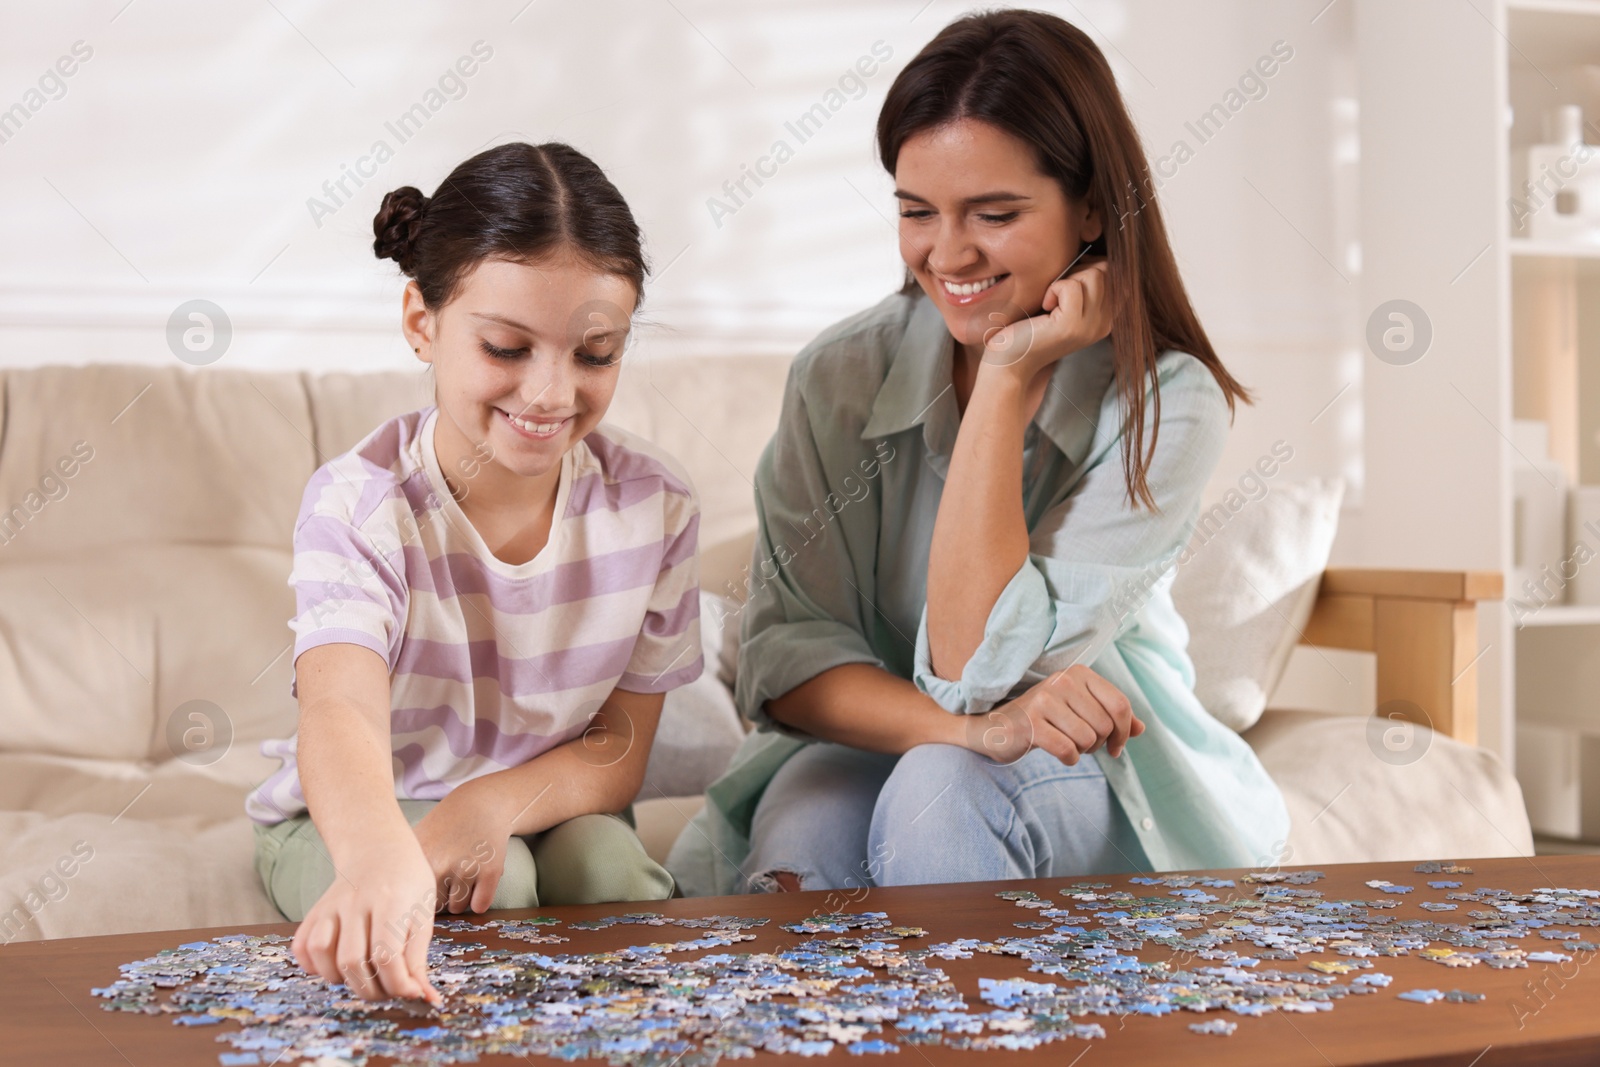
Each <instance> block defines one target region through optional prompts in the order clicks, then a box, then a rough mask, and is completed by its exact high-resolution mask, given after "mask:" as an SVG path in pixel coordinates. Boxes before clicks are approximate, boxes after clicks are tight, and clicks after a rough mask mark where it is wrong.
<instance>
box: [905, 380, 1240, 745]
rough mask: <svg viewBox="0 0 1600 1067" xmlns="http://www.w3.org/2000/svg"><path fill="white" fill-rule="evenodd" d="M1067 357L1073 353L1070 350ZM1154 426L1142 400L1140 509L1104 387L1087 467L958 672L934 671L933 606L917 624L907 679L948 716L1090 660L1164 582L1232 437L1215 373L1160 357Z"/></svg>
mask: <svg viewBox="0 0 1600 1067" xmlns="http://www.w3.org/2000/svg"><path fill="white" fill-rule="evenodd" d="M1068 358H1070V357H1068ZM1157 371H1158V374H1159V381H1160V400H1161V406H1160V426H1159V430H1157V428H1156V426H1155V408H1154V398H1153V397H1147V398H1146V409H1145V427H1146V429H1145V433H1146V438H1147V439H1149V437H1150V436H1151V435H1152V434H1154V435H1155V441H1156V447H1155V449H1154V451H1153V452H1152V454H1151V457H1150V468H1149V471H1148V474H1147V479H1148V484H1149V487H1150V492H1151V495H1152V496H1153V497H1154V498H1155V502H1156V505H1157V510H1155V511H1151V510H1149V509H1148V508H1139V509H1138V510H1135V509H1134V508H1133V507H1132V505H1130V504H1129V502H1128V498H1127V488H1126V482H1125V480H1124V475H1123V470H1122V462H1121V459H1122V456H1121V447H1120V443H1121V435H1120V433H1118V432H1117V428H1118V427H1119V426H1120V425H1121V421H1122V420H1121V409H1120V403H1119V401H1118V399H1117V394H1116V391H1115V390H1111V391H1110V392H1108V394H1107V398H1106V401H1105V403H1104V404H1103V406H1102V408H1101V411H1100V417H1099V426H1100V430H1099V431H1098V432H1097V434H1096V437H1095V441H1094V443H1093V445H1092V446H1091V448H1090V453H1089V456H1088V458H1087V459H1086V460H1085V463H1086V464H1087V469H1086V470H1085V472H1084V474H1083V476H1082V477H1081V478H1080V479H1078V481H1077V482H1076V484H1075V485H1074V486H1073V488H1072V490H1071V491H1070V493H1069V494H1068V495H1067V497H1066V499H1064V500H1062V501H1060V502H1059V503H1057V504H1056V505H1054V506H1053V507H1051V508H1050V509H1049V510H1047V511H1046V512H1045V513H1044V514H1043V515H1042V516H1041V517H1040V519H1039V521H1038V522H1036V523H1035V524H1034V525H1033V526H1032V528H1031V529H1030V531H1029V536H1028V545H1029V553H1028V558H1027V560H1025V561H1024V562H1023V563H1022V565H1021V566H1020V567H1018V568H1017V571H1016V573H1015V574H1014V575H1012V577H1011V580H1010V581H1009V582H1008V583H1007V584H1006V586H1005V588H1004V589H1003V590H1002V591H1001V593H1000V596H999V597H998V598H997V599H996V600H995V604H994V607H993V608H992V609H991V611H990V613H989V618H988V620H987V622H986V623H985V624H984V632H983V640H982V641H981V642H980V643H979V645H978V647H977V649H976V650H975V651H974V652H973V654H972V656H971V658H970V659H968V661H967V663H966V666H965V667H964V668H963V669H962V672H961V677H960V678H958V679H949V678H941V677H939V676H938V675H936V674H935V673H934V672H933V668H932V662H931V655H930V652H929V644H928V612H927V608H926V606H924V608H923V612H922V620H921V623H920V625H919V626H918V628H917V639H916V659H915V669H914V675H913V681H915V682H916V684H917V687H918V688H919V689H921V690H922V691H923V692H924V693H927V694H928V695H929V696H931V697H932V698H933V699H934V700H936V701H937V702H938V703H939V704H940V706H941V707H943V708H945V709H946V710H947V711H953V712H960V713H964V714H969V715H970V714H982V713H984V712H986V711H988V710H989V709H991V708H992V707H994V706H995V705H996V704H999V703H1001V702H1003V701H1005V700H1007V699H1011V698H1013V697H1015V696H1018V695H1020V694H1021V693H1022V692H1025V691H1026V690H1027V689H1028V688H1030V687H1032V686H1034V685H1036V684H1038V683H1039V682H1041V681H1043V680H1044V679H1045V678H1047V677H1049V676H1050V675H1052V674H1054V673H1056V672H1057V671H1061V670H1065V669H1066V668H1067V667H1070V666H1072V665H1073V664H1075V663H1079V662H1082V663H1084V664H1085V665H1087V664H1089V663H1092V662H1093V660H1094V658H1095V657H1096V656H1097V655H1098V654H1099V651H1100V650H1102V649H1104V647H1105V646H1106V644H1107V643H1109V641H1111V640H1113V639H1114V638H1116V637H1117V636H1119V635H1120V634H1122V633H1124V632H1126V631H1127V630H1128V629H1129V628H1131V627H1132V626H1133V625H1134V623H1135V622H1136V620H1137V617H1138V614H1139V610H1140V609H1141V608H1142V607H1143V605H1144V603H1145V601H1146V599H1147V598H1148V596H1149V595H1150V593H1151V592H1152V591H1153V590H1155V589H1158V588H1163V587H1164V584H1165V583H1167V582H1170V573H1171V571H1172V569H1173V567H1174V566H1176V563H1177V559H1178V555H1179V553H1180V552H1181V551H1182V549H1183V547H1184V545H1185V544H1187V542H1188V539H1189V535H1190V533H1191V531H1192V530H1193V526H1194V519H1195V515H1196V514H1197V512H1198V510H1199V502H1200V497H1201V494H1202V493H1203V491H1204V489H1205V485H1206V482H1207V480H1208V479H1209V478H1210V475H1211V472H1212V470H1213V469H1214V468H1215V467H1216V464H1217V461H1218V459H1219V458H1220V457H1221V454H1222V447H1223V444H1224V442H1225V440H1226V438H1227V431H1228V406H1227V400H1226V398H1225V397H1224V395H1223V392H1222V389H1221V387H1220V386H1219V385H1218V384H1217V382H1216V379H1215V378H1214V377H1212V375H1211V372H1210V371H1209V370H1207V369H1206V367H1205V366H1204V365H1203V364H1201V363H1200V362H1199V361H1198V360H1196V359H1194V358H1193V357H1192V356H1188V355H1186V354H1184V353H1180V352H1175V351H1171V352H1167V353H1165V354H1163V355H1162V357H1161V359H1160V360H1159V362H1158V364H1157Z"/></svg>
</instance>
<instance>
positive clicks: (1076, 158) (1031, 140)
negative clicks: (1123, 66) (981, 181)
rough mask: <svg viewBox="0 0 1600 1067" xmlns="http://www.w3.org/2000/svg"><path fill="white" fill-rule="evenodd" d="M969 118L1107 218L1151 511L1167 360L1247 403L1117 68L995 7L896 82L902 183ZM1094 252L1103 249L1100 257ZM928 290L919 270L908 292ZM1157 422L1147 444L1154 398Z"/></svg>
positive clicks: (1029, 17) (894, 123) (1127, 394)
mask: <svg viewBox="0 0 1600 1067" xmlns="http://www.w3.org/2000/svg"><path fill="white" fill-rule="evenodd" d="M959 119H975V120H978V121H981V122H986V123H989V124H990V125H992V126H995V127H997V128H999V129H1001V130H1004V131H1005V132H1007V133H1009V134H1011V135H1012V136H1014V137H1017V138H1020V139H1021V140H1023V141H1025V142H1026V143H1028V144H1029V145H1031V146H1032V147H1033V149H1034V152H1035V153H1036V155H1037V158H1038V160H1039V166H1040V170H1041V171H1042V172H1043V173H1045V174H1047V175H1049V176H1050V177H1052V178H1054V179H1056V181H1057V182H1059V183H1060V185H1061V188H1062V189H1063V191H1065V193H1066V195H1067V196H1068V198H1069V199H1072V200H1085V199H1087V201H1088V204H1089V206H1090V207H1092V208H1095V209H1097V210H1099V212H1100V218H1101V237H1100V238H1098V239H1097V240H1096V241H1095V242H1094V243H1093V244H1092V245H1091V248H1090V252H1091V254H1093V253H1095V252H1103V253H1104V254H1105V256H1106V260H1107V269H1108V271H1109V277H1108V292H1109V296H1110V299H1111V303H1112V327H1111V343H1112V350H1113V352H1114V353H1115V365H1116V379H1117V391H1118V393H1119V394H1120V396H1121V398H1122V404H1123V407H1124V409H1125V410H1126V411H1127V413H1128V414H1127V418H1128V424H1127V425H1126V426H1125V427H1124V428H1123V429H1124V433H1123V438H1122V468H1123V473H1124V476H1125V477H1126V479H1127V483H1128V499H1129V502H1130V503H1132V504H1134V506H1136V507H1137V506H1138V504H1141V503H1142V504H1145V505H1147V506H1148V507H1150V508H1151V509H1152V510H1154V509H1155V507H1156V502H1155V498H1154V497H1153V496H1152V495H1151V493H1150V486H1149V484H1148V482H1147V477H1146V476H1147V474H1148V472H1149V470H1150V457H1151V455H1152V454H1153V453H1154V451H1155V446H1156V438H1157V436H1158V434H1159V432H1160V425H1161V391H1160V382H1159V379H1158V376H1157V373H1156V357H1157V356H1158V355H1160V353H1161V352H1163V351H1165V350H1166V349H1169V348H1174V349H1177V350H1179V351H1181V352H1187V353H1189V354H1190V355H1192V356H1194V357H1195V358H1196V359H1198V360H1199V361H1200V362H1201V363H1203V364H1205V366H1206V368H1207V369H1208V370H1210V371H1211V374H1212V376H1213V377H1215V378H1216V380H1217V384H1218V385H1220V386H1221V387H1222V391H1223V393H1224V394H1225V395H1226V396H1227V398H1228V410H1229V411H1230V412H1232V411H1233V410H1234V403H1235V401H1238V400H1243V401H1244V402H1245V403H1249V402H1250V394H1249V393H1248V392H1247V391H1246V390H1245V388H1244V386H1242V385H1240V384H1239V382H1238V381H1236V380H1235V379H1234V377H1233V375H1231V374H1229V373H1228V372H1227V370H1226V369H1225V368H1224V367H1223V366H1222V361H1221V360H1220V359H1218V358H1217V354H1216V352H1215V351H1214V350H1213V349H1212V347H1211V342H1210V340H1209V339H1208V338H1207V337H1206V332H1205V330H1204V329H1203V328H1202V327H1201V326H1200V320H1199V318H1198V317H1197V316H1196V315H1195V313H1194V308H1193V306H1192V305H1191V304H1190V303H1189V295H1188V293H1187V292H1185V290H1184V287H1183V279H1182V278H1181V277H1180V276H1179V274H1178V264H1177V261H1176V260H1175V259H1174V258H1173V255H1172V247H1171V246H1170V245H1169V244H1168V242H1167V230H1166V226H1165V225H1163V223H1162V221H1161V209H1160V208H1159V207H1158V206H1157V204H1156V198H1155V186H1154V183H1153V182H1152V181H1151V178H1150V166H1149V163H1148V161H1147V160H1146V159H1145V155H1144V148H1143V146H1142V145H1141V144H1140V143H1139V136H1138V134H1137V133H1136V132H1135V130H1134V126H1133V119H1132V118H1130V117H1129V115H1128V109H1127V107H1126V105H1125V104H1124V103H1123V100H1122V94H1121V93H1120V92H1119V91H1118V89H1117V83H1116V79H1115V78H1114V77H1113V76H1112V73H1111V67H1110V65H1109V64H1107V63H1106V58H1105V56H1104V55H1103V54H1102V53H1101V51H1100V49H1099V48H1098V47H1096V46H1095V43H1094V42H1093V41H1091V40H1090V39H1089V37H1088V36H1087V35H1086V34H1085V33H1084V32H1083V31H1082V30H1080V29H1078V28H1077V27H1076V26H1074V25H1072V24H1071V23H1070V22H1067V21H1066V20H1064V19H1061V18H1058V17H1056V16H1055V15H1050V14H1046V13H1045V12H1042V11H1017V10H1005V11H987V12H981V13H978V14H973V15H968V16H966V17H964V18H961V19H958V20H956V21H955V22H952V23H951V24H950V25H948V26H946V27H945V28H944V29H943V30H941V31H940V32H939V35H938V36H937V37H935V38H934V39H933V40H932V41H929V42H928V45H927V47H925V48H923V50H922V51H921V52H919V53H917V55H916V57H915V58H914V59H912V60H911V62H910V63H908V64H907V65H906V68H905V69H904V70H902V71H901V72H900V75H899V76H898V77H897V78H895V80H894V84H893V85H892V86H890V87H889V95H888V98H887V99H886V100H885V101H884V104H883V110H882V111H880V112H879V113H878V134H877V136H878V156H879V158H880V159H881V160H882V162H883V166H884V168H885V169H886V170H888V172H889V174H890V175H891V176H893V174H894V171H895V162H896V160H897V159H898V158H899V155H900V147H901V146H902V145H903V144H905V142H906V139H907V138H909V137H911V136H913V135H914V134H917V133H919V132H921V131H923V130H928V129H933V128H936V127H938V126H942V125H944V124H946V123H949V122H953V121H956V120H959ZM1094 245H1102V246H1103V247H1099V248H1096V247H1094ZM917 290H918V285H917V281H916V279H915V277H913V276H912V275H911V272H910V271H909V270H908V271H907V272H906V285H905V288H904V289H903V290H902V292H906V293H914V292H916V291H917ZM1147 391H1148V393H1149V394H1150V396H1151V398H1152V401H1153V403H1152V417H1153V424H1152V425H1151V427H1150V440H1149V442H1148V444H1146V442H1145V413H1144V406H1145V395H1146V392H1147Z"/></svg>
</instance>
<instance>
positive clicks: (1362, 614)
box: [1301, 567, 1505, 744]
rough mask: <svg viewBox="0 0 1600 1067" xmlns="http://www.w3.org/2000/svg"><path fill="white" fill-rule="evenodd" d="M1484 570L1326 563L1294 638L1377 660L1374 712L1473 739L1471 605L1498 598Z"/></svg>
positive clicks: (1476, 653)
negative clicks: (1308, 616)
mask: <svg viewBox="0 0 1600 1067" xmlns="http://www.w3.org/2000/svg"><path fill="white" fill-rule="evenodd" d="M1504 590H1505V583H1504V581H1503V579H1502V577H1501V576H1500V575H1499V574H1498V573H1495V572H1492V571H1409V570H1357V569H1350V568H1342V567H1337V568H1330V569H1328V570H1326V571H1324V572H1323V574H1322V583H1321V585H1320V586H1319V587H1318V590H1317V602H1316V606H1315V607H1314V608H1313V609H1312V612H1311V620H1310V622H1308V623H1307V624H1306V628H1305V632H1304V633H1303V634H1302V635H1301V636H1302V638H1303V643H1305V644H1308V645H1315V646H1318V647H1321V648H1344V649H1353V650H1355V651H1359V652H1372V653H1375V654H1376V655H1377V658H1378V713H1379V714H1381V715H1398V716H1399V717H1401V718H1403V719H1407V720H1409V721H1412V722H1417V723H1421V724H1423V725H1425V726H1430V727H1432V728H1433V729H1435V730H1437V731H1439V732H1440V733H1444V734H1448V735H1449V736H1451V737H1453V738H1455V739H1456V740H1458V741H1464V742H1466V743H1468V744H1477V740H1478V667H1477V664H1478V660H1479V658H1480V657H1481V656H1482V654H1483V653H1482V651H1481V650H1480V649H1479V648H1478V610H1477V605H1478V601H1480V600H1499V599H1501V598H1502V597H1503V596H1504Z"/></svg>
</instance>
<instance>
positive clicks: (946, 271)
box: [894, 119, 1100, 347]
mask: <svg viewBox="0 0 1600 1067" xmlns="http://www.w3.org/2000/svg"><path fill="white" fill-rule="evenodd" d="M894 180H895V196H896V197H898V198H899V201H900V256H901V258H902V259H904V260H905V262H906V266H907V267H909V268H911V273H912V274H913V275H914V276H915V277H916V279H917V282H918V283H919V284H920V285H921V286H922V290H923V292H925V293H927V294H928V296H930V297H931V298H932V299H933V302H934V306H936V307H937V308H938V309H939V311H940V312H941V313H942V314H943V315H944V321H945V325H946V326H947V327H948V328H949V330H950V334H951V336H953V337H954V338H955V339H956V340H957V341H958V342H960V343H961V344H962V345H964V346H969V347H971V346H981V345H982V344H983V342H984V339H985V336H986V334H987V333H988V332H990V331H993V330H997V329H999V328H1001V327H1003V326H1006V325H1007V324H1009V323H1012V322H1016V321H1017V320H1019V319H1023V318H1027V317H1029V316H1032V315H1037V314H1038V313H1039V312H1040V310H1041V309H1042V305H1043V301H1044V294H1045V290H1046V289H1048V288H1049V287H1050V283H1051V282H1053V281H1054V280H1056V279H1057V278H1058V277H1060V276H1061V274H1062V272H1063V271H1064V270H1065V269H1066V267H1067V265H1068V264H1070V263H1071V262H1072V261H1073V259H1074V258H1075V257H1077V255H1078V253H1079V252H1080V251H1081V250H1082V248H1083V244H1084V243H1085V242H1088V241H1092V240H1094V239H1095V238H1096V237H1098V236H1099V235H1100V219H1099V215H1098V213H1097V212H1094V211H1090V210H1089V209H1088V207H1087V206H1086V204H1085V203H1084V202H1083V201H1071V200H1068V199H1067V196H1066V194H1065V193H1064V192H1062V190H1061V186H1060V184H1058V183H1057V182H1056V180H1055V179H1054V178H1051V177H1049V176H1048V175H1045V174H1042V173H1040V171H1039V168H1038V165H1037V163H1036V162H1035V158H1034V152H1033V149H1032V148H1031V147H1029V145H1028V144H1027V143H1026V142H1025V141H1023V140H1021V139H1020V138H1017V137H1014V136H1012V135H1011V134H1009V133H1006V132H1005V131H1004V130H1001V129H999V128H997V127H995V126H991V125H990V124H989V123H986V122H980V121H978V120H976V119H958V120H956V121H954V122H950V123H946V124H945V125H943V126H936V127H934V128H932V129H928V130H923V131H922V132H920V133H917V134H914V135H912V136H911V137H908V138H907V139H906V141H905V143H904V144H903V145H901V147H900V154H899V157H898V158H897V159H896V161H895V172H894Z"/></svg>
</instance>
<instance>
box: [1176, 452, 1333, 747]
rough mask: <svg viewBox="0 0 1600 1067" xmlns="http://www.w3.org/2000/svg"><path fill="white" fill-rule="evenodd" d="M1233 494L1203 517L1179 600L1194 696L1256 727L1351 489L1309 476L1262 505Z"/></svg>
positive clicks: (1226, 720)
mask: <svg viewBox="0 0 1600 1067" xmlns="http://www.w3.org/2000/svg"><path fill="white" fill-rule="evenodd" d="M1250 473H1251V474H1254V473H1256V472H1255V471H1251V472H1250ZM1257 484H1260V485H1267V484H1268V483H1266V482H1264V481H1261V480H1259V479H1258V480H1257ZM1229 492H1230V494H1231V495H1230V496H1227V497H1224V500H1223V502H1222V503H1219V504H1217V505H1215V506H1214V507H1213V508H1211V509H1210V510H1209V511H1203V512H1201V514H1200V521H1199V524H1198V526H1197V527H1196V529H1195V532H1194V536H1193V537H1192V538H1191V539H1190V541H1189V544H1188V545H1187V546H1186V548H1185V550H1184V555H1182V556H1180V557H1179V566H1178V573H1177V575H1176V577H1175V578H1174V579H1173V582H1172V602H1173V605H1174V606H1175V607H1177V609H1178V614H1179V615H1181V616H1183V618H1184V620H1185V621H1186V622H1188V623H1189V635H1190V636H1189V658H1190V659H1191V660H1192V661H1193V662H1194V677H1195V683H1194V695H1195V696H1196V697H1197V698H1198V699H1199V701H1200V705H1201V706H1202V707H1204V708H1205V709H1206V710H1207V711H1208V712H1210V713H1211V715H1212V717H1213V718H1215V719H1217V720H1218V721H1219V722H1222V723H1223V724H1225V725H1227V726H1229V727H1231V728H1233V729H1235V730H1248V729H1249V728H1250V727H1251V726H1252V725H1254V723H1255V721H1256V720H1257V719H1259V718H1260V717H1261V712H1262V710H1263V709H1264V708H1265V707H1266V706H1267V697H1268V696H1269V695H1270V694H1271V693H1272V690H1273V688H1274V687H1275V686H1277V684H1278V679H1280V678H1281V677H1283V671H1284V668H1285V667H1287V666H1288V664H1289V654H1290V653H1291V652H1293V651H1294V646H1295V645H1296V644H1298V643H1299V640H1300V633H1301V631H1302V630H1304V629H1305V625H1306V621H1307V620H1308V619H1309V618H1310V617H1311V609H1312V607H1313V606H1314V605H1315V603H1316V599H1317V586H1318V584H1319V583H1320V581H1321V578H1322V572H1323V570H1324V569H1325V568H1326V567H1327V565H1328V552H1329V550H1330V549H1331V548H1332V547H1333V536H1334V533H1335V532H1336V531H1337V530H1338V526H1339V503H1340V501H1341V500H1342V499H1343V497H1344V483H1343V481H1342V480H1340V479H1338V478H1308V479H1305V480H1303V481H1299V482H1289V483H1287V484H1284V485H1279V486H1276V487H1273V488H1271V489H1270V490H1269V491H1268V492H1267V494H1266V495H1265V496H1263V497H1260V498H1259V499H1255V500H1250V499H1247V498H1246V497H1245V496H1244V495H1243V494H1241V493H1239V492H1238V491H1237V490H1230V491H1229ZM1235 502H1237V503H1238V504H1239V505H1240V506H1238V507H1237V508H1235V507H1234V506H1233V505H1234V503H1235Z"/></svg>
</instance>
